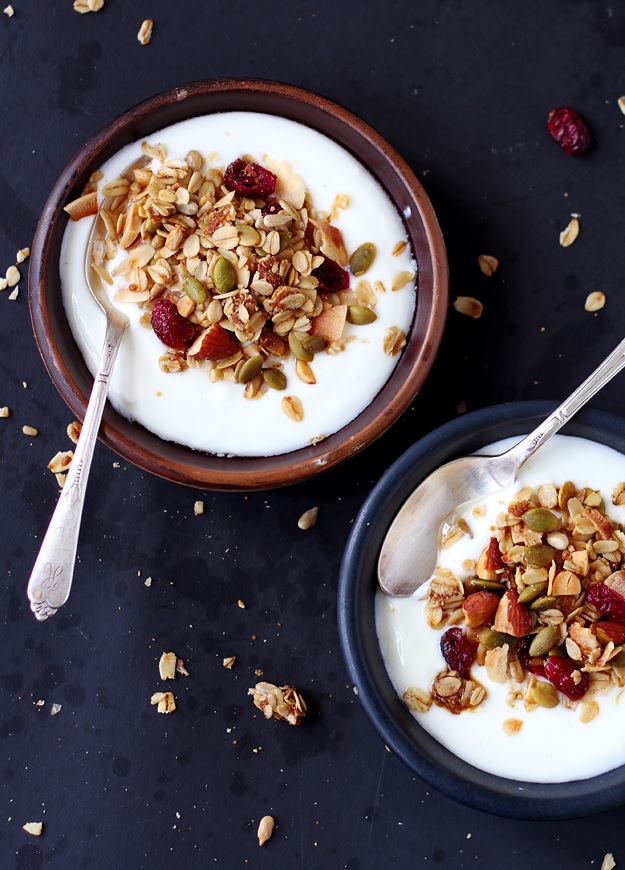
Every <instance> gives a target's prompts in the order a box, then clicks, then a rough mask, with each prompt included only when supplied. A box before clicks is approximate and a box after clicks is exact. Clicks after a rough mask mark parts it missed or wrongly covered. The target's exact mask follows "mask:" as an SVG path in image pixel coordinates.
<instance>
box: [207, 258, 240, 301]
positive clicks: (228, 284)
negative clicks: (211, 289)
mask: <svg viewBox="0 0 625 870" xmlns="http://www.w3.org/2000/svg"><path fill="white" fill-rule="evenodd" d="M213 281H214V282H215V287H216V288H217V290H218V291H219V293H230V291H231V290H234V288H235V287H236V283H237V276H236V274H235V272H234V267H233V265H232V263H231V262H230V260H226V258H225V257H220V258H219V259H218V260H217V262H216V263H215V268H214V269H213Z"/></svg>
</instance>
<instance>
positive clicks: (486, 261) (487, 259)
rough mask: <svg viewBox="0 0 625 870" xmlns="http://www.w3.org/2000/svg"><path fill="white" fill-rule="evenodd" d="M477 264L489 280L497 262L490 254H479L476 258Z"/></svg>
mask: <svg viewBox="0 0 625 870" xmlns="http://www.w3.org/2000/svg"><path fill="white" fill-rule="evenodd" d="M477 264H478V266H479V267H480V270H481V271H482V272H483V273H484V274H485V275H486V276H487V277H488V278H490V276H491V275H494V274H495V272H496V271H497V266H498V265H499V260H498V259H497V258H496V257H491V255H490V254H480V256H479V257H478V258H477Z"/></svg>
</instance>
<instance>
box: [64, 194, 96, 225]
mask: <svg viewBox="0 0 625 870" xmlns="http://www.w3.org/2000/svg"><path fill="white" fill-rule="evenodd" d="M63 211H66V212H67V213H68V215H69V216H70V218H71V219H72V220H73V221H79V220H80V219H81V218H84V217H88V216H89V215H92V214H97V212H98V195H97V193H95V191H94V192H93V193H87V194H85V196H79V197H78V199H74V200H72V202H68V203H67V205H64V206H63Z"/></svg>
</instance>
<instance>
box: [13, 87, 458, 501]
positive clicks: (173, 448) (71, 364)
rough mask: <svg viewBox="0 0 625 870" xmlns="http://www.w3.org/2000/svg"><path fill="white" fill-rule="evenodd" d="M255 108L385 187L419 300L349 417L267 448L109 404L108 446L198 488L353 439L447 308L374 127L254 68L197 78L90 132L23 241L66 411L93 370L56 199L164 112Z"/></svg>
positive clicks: (103, 432)
mask: <svg viewBox="0 0 625 870" xmlns="http://www.w3.org/2000/svg"><path fill="white" fill-rule="evenodd" d="M224 111H257V112H264V113H266V114H271V115H280V116H282V117H285V118H288V119H291V120H293V121H297V122H300V123H302V124H305V125H307V126H309V127H312V128H313V129H315V130H318V131H319V132H321V133H323V134H325V135H326V136H328V137H329V138H331V139H334V140H335V141H336V142H338V143H339V144H340V145H342V146H343V147H344V148H346V149H347V150H348V151H350V152H351V153H352V154H353V155H354V156H355V157H357V158H358V159H359V160H360V162H361V163H363V164H364V165H365V166H366V167H367V168H368V169H369V171H370V172H371V173H372V174H373V175H374V176H375V177H376V178H377V179H378V181H379V182H380V183H381V184H382V186H383V187H384V188H385V189H386V191H387V193H388V194H389V196H390V198H391V200H392V201H393V202H394V203H395V206H396V207H397V210H398V211H399V213H400V214H402V215H404V219H405V223H406V227H407V231H408V236H409V238H410V240H411V243H412V247H413V250H414V254H415V257H416V260H417V264H418V290H417V306H416V312H415V316H414V320H413V324H412V329H411V332H410V335H409V339H408V342H407V345H406V347H405V349H404V351H403V353H402V356H401V358H400V360H399V363H398V365H397V366H396V368H395V369H394V371H393V373H392V375H391V377H390V378H389V380H388V381H387V383H386V384H385V386H384V387H383V389H382V390H381V391H380V392H379V393H378V395H377V396H376V397H375V398H374V399H373V401H372V402H371V404H370V405H369V407H368V408H366V409H365V410H364V411H363V412H362V413H361V414H360V415H359V416H358V417H356V418H355V419H354V420H352V422H351V423H348V424H347V425H346V426H345V427H343V428H342V429H341V430H339V431H338V432H336V433H335V434H333V435H330V436H329V437H328V438H326V439H325V440H324V441H321V442H320V443H318V444H316V445H314V446H308V447H305V448H302V449H300V450H296V451H293V452H291V453H285V454H282V455H277V456H267V457H235V458H230V457H223V456H215V455H212V454H208V453H202V452H201V451H196V450H192V449H190V448H188V447H184V446H182V445H180V444H176V443H173V442H169V441H164V440H162V439H161V438H159V437H158V436H156V435H154V434H153V433H151V432H149V431H147V430H146V429H144V428H143V427H141V426H139V425H137V424H136V423H132V422H131V421H130V420H127V419H126V418H125V417H123V416H121V415H120V414H119V413H117V411H115V409H114V408H113V407H112V406H111V405H110V403H109V404H107V406H106V408H105V411H104V417H103V420H102V426H101V429H100V438H101V439H102V441H103V442H104V443H105V444H107V445H108V446H109V447H111V448H112V449H113V450H114V451H115V452H116V453H118V454H119V455H120V456H122V457H123V458H124V459H126V460H128V461H129V462H132V463H134V464H135V465H138V466H139V467H140V468H143V469H145V470H146V471H149V472H151V473H153V474H157V475H159V476H160V477H163V478H166V479H168V480H172V481H175V482H178V483H183V484H187V485H189V486H197V487H202V488H205V489H221V490H252V489H266V488H270V487H276V486H282V485H285V484H290V483H295V482H297V481H301V480H304V479H306V478H308V477H311V476H313V475H315V474H317V473H319V472H320V471H321V470H325V469H328V468H331V467H332V466H334V465H336V464H338V463H340V462H343V461H344V460H346V459H348V458H349V457H350V456H353V455H354V454H355V453H357V452H358V451H359V450H362V449H363V448H364V447H366V446H367V445H368V444H370V443H371V442H372V441H374V440H375V439H376V438H378V437H379V436H380V435H381V434H382V433H383V432H385V431H386V430H387V429H388V427H389V426H391V424H392V423H393V422H394V421H395V420H397V419H398V417H399V416H400V415H401V414H402V413H403V412H404V411H405V410H406V408H407V407H408V406H409V405H410V403H411V402H412V400H413V399H414V397H415V396H416V394H417V393H418V391H419V389H420V387H421V385H422V384H423V382H424V380H425V377H426V375H427V374H428V372H429V370H430V367H431V365H432V362H433V360H434V357H435V355H436V352H437V350H438V346H439V343H440V340H441V337H442V332H443V327H444V323H445V317H446V311H447V294H448V291H447V260H446V256H445V247H444V243H443V239H442V236H441V232H440V229H439V226H438V222H437V220H436V216H435V214H434V211H433V209H432V206H431V204H430V201H429V199H428V197H427V196H426V194H425V192H424V190H423V188H422V187H421V185H420V184H419V182H418V181H417V179H416V178H415V176H414V174H413V173H412V171H411V170H410V169H409V167H408V166H407V165H406V163H405V162H404V161H403V160H402V158H401V157H400V156H399V155H398V154H396V153H395V151H394V150H393V149H392V148H391V147H390V145H389V144H388V143H387V142H386V141H385V140H384V139H383V138H382V137H381V136H380V135H379V134H378V133H376V131H375V130H373V129H372V128H371V127H369V126H368V125H367V124H365V123H364V122H363V121H361V120H360V119H359V118H356V117H355V116H354V115H352V114H351V113H350V112H348V111H346V110H345V109H343V108H341V107H340V106H338V105H336V104H335V103H332V102H330V101H329V100H326V99H324V98H323V97H320V96H317V95H316V94H312V93H310V92H308V91H304V90H301V89H299V88H295V87H291V86H289V85H283V84H279V83H276V82H267V81H258V80H214V81H202V82H195V83H193V84H189V85H185V86H184V87H180V88H174V89H173V90H170V91H166V92H165V93H163V94H159V95H158V96H155V97H152V98H151V99H149V100H147V101H146V102H144V103H141V104H140V105H139V106H136V107H135V108H133V109H130V110H129V111H128V112H126V113H125V114H123V115H122V116H121V117H119V118H117V119H116V120H115V121H113V122H112V123H111V124H110V125H109V126H108V127H106V128H105V129H104V130H102V131H101V132H100V133H98V134H97V135H96V136H95V137H94V138H93V139H91V140H90V141H89V142H87V144H86V145H84V147H83V148H81V149H80V151H79V152H78V154H77V155H76V156H75V157H74V159H73V160H72V161H71V163H70V164H69V166H68V167H67V168H66V169H65V171H64V172H63V173H62V175H61V177H60V178H59V180H58V181H57V183H56V185H55V186H54V189H53V190H52V193H51V195H50V198H49V199H48V201H47V203H46V205H45V208H44V210H43V214H42V216H41V219H40V221H39V225H38V227H37V231H36V234H35V238H34V241H33V246H32V255H31V264H30V281H29V301H30V312H31V318H32V323H33V328H34V332H35V338H36V341H37V344H38V346H39V350H40V353H41V356H42V358H43V361H44V364H45V366H46V368H47V370H48V372H49V374H50V377H51V378H52V380H53V381H54V383H55V385H56V387H57V389H58V390H59V392H60V393H61V396H62V397H63V398H64V399H65V401H66V402H67V404H68V405H69V407H70V408H71V410H72V412H73V413H74V414H75V415H76V416H77V417H79V418H80V419H83V417H84V413H85V409H86V406H87V401H88V397H89V394H90V392H91V387H92V383H93V378H92V376H91V374H90V373H89V371H88V369H87V366H86V365H85V362H84V360H83V358H82V356H81V354H80V352H79V350H78V348H77V346H76V343H75V342H74V339H73V337H72V334H71V331H70V328H69V325H68V322H67V319H66V316H65V311H64V308H63V303H62V300H61V288H60V279H59V256H60V249H61V241H62V238H63V233H64V230H65V227H66V224H67V220H68V218H67V215H66V213H65V212H64V211H63V206H64V205H65V204H66V203H67V202H70V201H71V200H72V199H75V198H76V197H77V196H79V195H80V192H81V191H82V189H83V187H84V186H85V184H86V182H87V180H88V178H89V175H90V174H91V172H93V171H94V170H95V169H97V168H98V167H99V166H100V165H101V164H102V163H103V162H104V161H106V160H107V159H109V158H110V157H111V156H112V155H113V154H115V153H116V152H117V151H119V150H120V149H121V148H123V147H124V146H125V145H128V144H130V143H132V142H135V141H136V140H138V139H141V138H145V137H147V136H149V135H150V134H152V133H154V132H156V131H157V130H160V129H161V128H163V127H166V126H168V125H170V124H173V123H176V122H177V121H182V120H184V119H186V118H190V117H194V116H197V115H206V114H211V113H214V112H224Z"/></svg>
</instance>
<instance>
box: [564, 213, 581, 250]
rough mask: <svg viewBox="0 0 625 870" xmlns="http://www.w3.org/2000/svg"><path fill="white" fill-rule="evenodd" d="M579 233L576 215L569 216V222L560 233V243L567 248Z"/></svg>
mask: <svg viewBox="0 0 625 870" xmlns="http://www.w3.org/2000/svg"><path fill="white" fill-rule="evenodd" d="M578 235H579V221H578V219H577V218H576V217H574V218H571V220H570V222H569V224H568V226H567V227H565V229H563V230H562V232H561V233H560V244H561V245H562V247H563V248H568V247H569V245H572V244H573V242H574V241H575V239H576V238H577V237H578Z"/></svg>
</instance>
